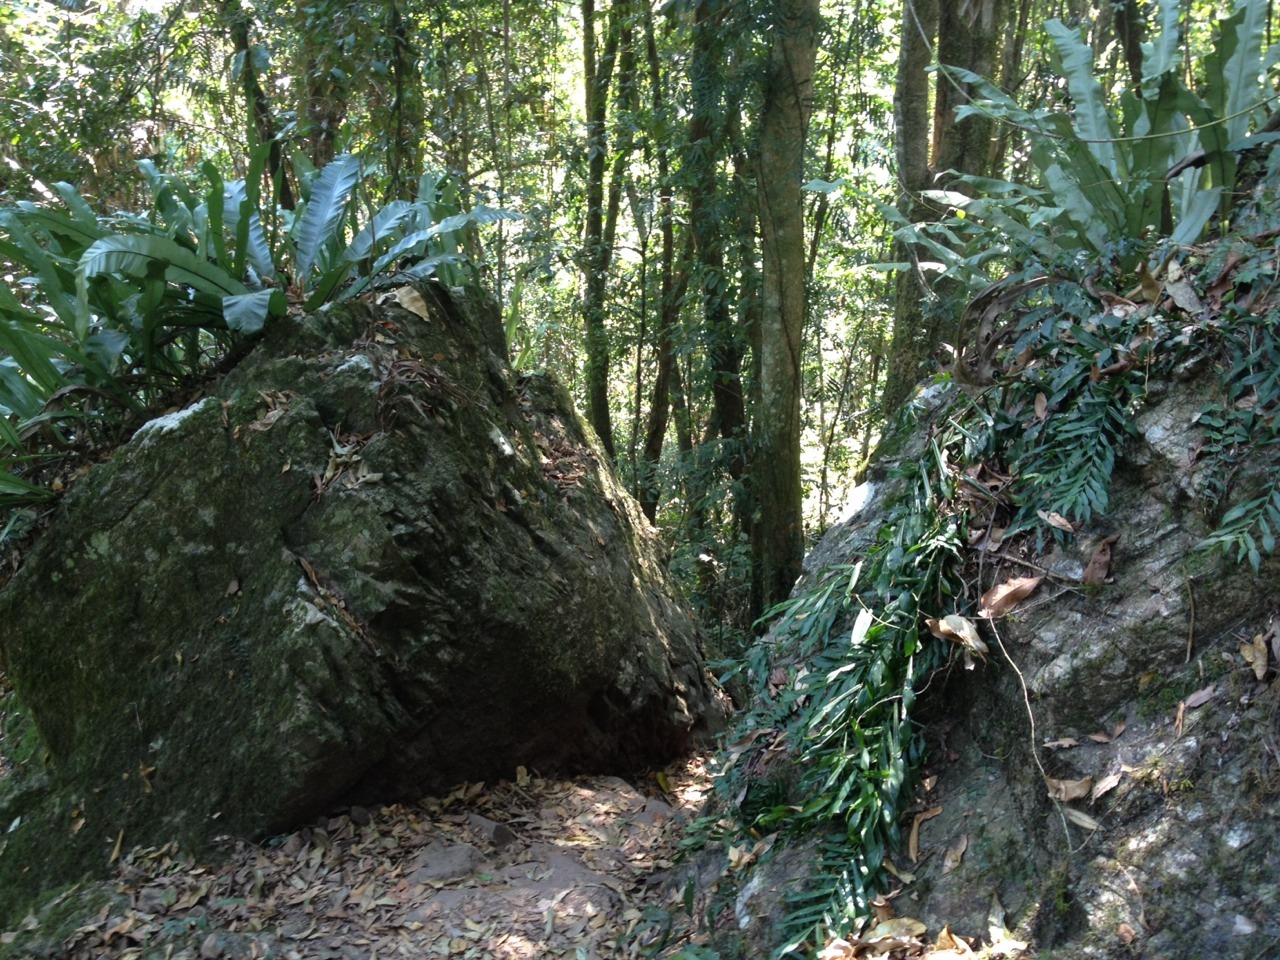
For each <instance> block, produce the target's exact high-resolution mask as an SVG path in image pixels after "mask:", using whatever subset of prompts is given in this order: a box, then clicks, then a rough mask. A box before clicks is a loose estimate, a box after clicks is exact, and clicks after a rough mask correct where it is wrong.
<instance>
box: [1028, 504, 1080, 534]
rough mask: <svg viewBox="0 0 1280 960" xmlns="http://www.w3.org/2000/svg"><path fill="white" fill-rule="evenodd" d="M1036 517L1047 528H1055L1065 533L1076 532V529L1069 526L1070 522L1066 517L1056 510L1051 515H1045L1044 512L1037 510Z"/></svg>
mask: <svg viewBox="0 0 1280 960" xmlns="http://www.w3.org/2000/svg"><path fill="white" fill-rule="evenodd" d="M1036 516H1037V517H1039V518H1040V519H1041V520H1043V521H1044V522H1045V523H1047V524H1049V526H1051V527H1057V528H1058V529H1059V530H1062V531H1063V532H1065V533H1075V532H1076V528H1075V527H1073V526H1072V525H1071V521H1070V520H1068V519H1067V518H1066V517H1064V516H1063V515H1062V514H1060V513H1058V512H1057V511H1056V510H1055V511H1054V512H1053V513H1046V512H1045V511H1044V510H1037V511H1036Z"/></svg>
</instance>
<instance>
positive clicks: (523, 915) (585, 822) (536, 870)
mask: <svg viewBox="0 0 1280 960" xmlns="http://www.w3.org/2000/svg"><path fill="white" fill-rule="evenodd" d="M665 779H666V783H667V785H668V786H669V787H670V791H669V792H668V791H664V790H662V789H660V788H659V787H658V786H657V783H656V782H653V783H652V785H651V787H652V789H649V788H648V787H646V788H644V789H637V788H636V787H635V786H633V785H631V784H629V783H627V782H625V781H623V780H620V779H618V778H616V777H580V778H576V779H572V780H547V779H539V778H536V777H521V780H520V782H519V783H507V782H504V783H500V784H498V785H496V786H492V787H488V786H485V785H484V784H474V785H469V786H463V787H460V788H459V789H457V790H456V791H454V792H453V793H452V794H450V795H449V796H448V797H445V798H443V799H434V798H429V799H426V800H423V801H422V802H421V803H419V804H416V805H412V806H408V805H400V804H397V805H394V806H389V807H383V808H381V809H377V810H366V809H363V808H359V807H356V808H353V809H351V810H349V811H346V812H343V813H341V814H339V815H336V816H334V817H331V818H324V819H322V820H321V821H320V822H318V823H317V824H315V825H313V826H310V827H307V828H304V829H301V830H299V831H297V832H296V833H293V834H290V835H288V836H283V837H276V838H273V839H271V840H270V841H268V842H267V843H264V844H263V845H261V846H250V845H245V844H237V845H235V846H234V848H230V849H229V850H228V857H227V858H226V860H225V862H223V863H221V864H214V863H212V862H211V863H207V864H202V863H199V862H196V861H194V860H193V859H191V858H189V857H185V856H183V855H182V854H181V853H179V852H177V851H174V850H172V849H168V848H162V849H160V850H134V851H132V852H127V853H124V854H123V855H122V856H121V858H120V863H119V874H118V878H117V884H116V887H117V890H118V891H119V894H120V897H119V898H118V900H117V902H116V903H115V904H114V905H113V906H108V907H107V908H104V909H103V910H102V911H101V912H100V913H99V914H98V915H97V916H95V917H91V918H86V922H85V923H84V924H83V925H82V926H81V927H80V929H79V930H78V931H76V933H75V934H74V936H73V937H72V938H71V939H70V940H68V941H66V942H65V944H64V951H65V952H64V954H63V955H64V956H66V957H68V958H77V960H78V958H90V957H92V958H99V957H113V958H122V960H123V958H139V960H143V958H151V957H156V958H160V957H163V958H169V960H196V958H200V960H205V958H209V960H213V958H237V960H238V958H258V957H281V958H305V960H327V958H342V960H347V958H350V960H357V958H358V960H369V958H373V957H378V958H388V957H415V958H429V957H459V958H472V957H474V958H493V960H525V958H541V957H571V958H574V960H577V958H592V960H594V958H599V960H605V958H615V957H617V958H622V957H628V958H629V957H639V956H643V955H645V953H646V951H647V950H649V949H652V948H653V947H655V946H657V941H659V940H662V939H665V940H668V942H670V941H671V939H672V938H674V937H675V936H676V935H675V934H674V933H673V932H672V931H671V930H670V928H669V927H670V917H671V916H673V915H675V914H677V913H678V912H680V906H679V903H678V902H676V903H669V902H666V900H667V899H668V898H674V899H675V900H676V901H678V900H679V898H680V895H679V891H678V890H677V891H675V892H674V893H672V892H671V890H670V885H668V886H664V885H663V884H662V882H661V881H662V878H663V872H664V871H665V870H668V869H669V868H670V867H671V866H672V864H673V860H674V858H675V855H676V852H677V848H678V844H679V840H680V838H681V835H682V829H683V825H684V824H685V823H686V822H687V821H688V819H689V818H691V817H693V816H696V815H697V812H698V809H699V808H700V806H701V802H702V800H703V798H704V796H705V793H706V791H707V789H708V787H709V779H708V777H707V775H706V772H705V767H704V765H703V763H702V761H701V760H692V761H689V762H686V763H684V764H682V765H680V766H678V767H675V768H673V769H671V770H668V771H667V772H666V774H665ZM33 921H34V918H29V920H28V923H30V922H33Z"/></svg>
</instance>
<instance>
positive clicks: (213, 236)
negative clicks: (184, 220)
mask: <svg viewBox="0 0 1280 960" xmlns="http://www.w3.org/2000/svg"><path fill="white" fill-rule="evenodd" d="M200 172H201V173H203V174H204V178H205V180H207V181H208V183H209V192H208V193H206V194H205V197H204V205H205V210H206V212H207V216H208V225H209V229H208V232H207V234H206V237H205V239H204V240H203V241H202V242H201V244H200V250H201V252H203V253H204V254H205V255H206V256H208V255H209V252H210V251H209V248H210V247H212V248H213V262H214V263H216V264H217V265H218V266H220V267H222V268H223V269H224V270H225V269H228V268H230V267H232V266H233V264H231V263H229V262H228V261H227V238H226V237H225V236H224V235H223V233H222V231H223V228H224V227H225V226H226V220H225V218H224V216H223V209H224V207H225V204H226V184H224V183H223V180H222V173H221V172H220V171H219V170H218V168H217V167H216V166H214V164H213V162H212V161H210V160H206V161H205V162H204V163H202V164H200ZM234 230H235V228H234V227H232V231H233V232H234Z"/></svg>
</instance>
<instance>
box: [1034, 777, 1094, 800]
mask: <svg viewBox="0 0 1280 960" xmlns="http://www.w3.org/2000/svg"><path fill="white" fill-rule="evenodd" d="M1044 782H1045V783H1047V784H1048V785H1049V796H1050V797H1052V798H1053V799H1054V800H1079V799H1080V798H1081V797H1087V796H1088V795H1089V791H1090V790H1092V789H1093V777H1085V778H1084V779H1083V780H1054V779H1053V778H1052V777H1045V778H1044Z"/></svg>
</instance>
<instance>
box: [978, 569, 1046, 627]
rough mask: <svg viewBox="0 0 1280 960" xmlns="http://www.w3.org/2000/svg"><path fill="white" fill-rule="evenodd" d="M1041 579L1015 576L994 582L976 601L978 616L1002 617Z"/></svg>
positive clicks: (1033, 588)
mask: <svg viewBox="0 0 1280 960" xmlns="http://www.w3.org/2000/svg"><path fill="white" fill-rule="evenodd" d="M1043 579H1044V577H1015V578H1014V579H1012V580H1006V581H1005V582H1004V583H999V584H996V585H995V586H994V587H992V588H991V589H990V590H988V591H987V592H986V593H984V594H983V595H982V599H981V600H980V601H978V616H980V617H986V618H988V619H991V620H994V619H995V618H996V617H1003V616H1004V615H1005V614H1006V613H1008V612H1009V611H1010V610H1012V609H1013V608H1014V607H1015V606H1017V605H1018V602H1019V601H1021V600H1023V599H1025V598H1026V597H1028V596H1029V595H1030V594H1031V592H1032V591H1033V590H1035V588H1036V587H1038V586H1040V581H1041V580H1043Z"/></svg>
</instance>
